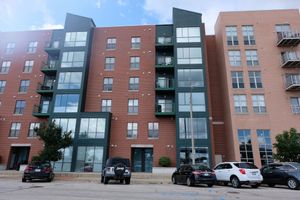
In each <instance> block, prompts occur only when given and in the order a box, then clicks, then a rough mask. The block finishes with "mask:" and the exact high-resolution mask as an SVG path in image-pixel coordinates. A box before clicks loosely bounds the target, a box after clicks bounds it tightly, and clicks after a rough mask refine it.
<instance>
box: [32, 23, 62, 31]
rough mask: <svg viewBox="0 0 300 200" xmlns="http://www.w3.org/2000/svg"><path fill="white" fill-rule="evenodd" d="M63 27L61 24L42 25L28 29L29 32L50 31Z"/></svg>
mask: <svg viewBox="0 0 300 200" xmlns="http://www.w3.org/2000/svg"><path fill="white" fill-rule="evenodd" d="M63 28H64V26H63V25H62V24H43V25H42V26H40V27H38V26H35V25H32V26H31V27H30V29H31V30H49V29H50V30H51V29H63Z"/></svg>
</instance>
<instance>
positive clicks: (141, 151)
mask: <svg viewBox="0 0 300 200" xmlns="http://www.w3.org/2000/svg"><path fill="white" fill-rule="evenodd" d="M131 160H132V171H134V172H152V164H153V149H152V148H132V159H131Z"/></svg>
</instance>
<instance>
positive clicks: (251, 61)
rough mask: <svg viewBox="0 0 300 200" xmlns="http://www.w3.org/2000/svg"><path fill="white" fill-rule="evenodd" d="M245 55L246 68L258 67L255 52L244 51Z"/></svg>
mask: <svg viewBox="0 0 300 200" xmlns="http://www.w3.org/2000/svg"><path fill="white" fill-rule="evenodd" d="M245 53H246V60H247V66H249V67H254V66H258V65H259V62H258V56H257V50H245Z"/></svg>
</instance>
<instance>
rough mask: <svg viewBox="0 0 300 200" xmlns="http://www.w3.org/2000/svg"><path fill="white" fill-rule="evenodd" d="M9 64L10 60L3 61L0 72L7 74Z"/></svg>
mask: <svg viewBox="0 0 300 200" xmlns="http://www.w3.org/2000/svg"><path fill="white" fill-rule="evenodd" d="M10 66H11V61H3V62H2V65H1V67H0V74H8V72H9V69H10Z"/></svg>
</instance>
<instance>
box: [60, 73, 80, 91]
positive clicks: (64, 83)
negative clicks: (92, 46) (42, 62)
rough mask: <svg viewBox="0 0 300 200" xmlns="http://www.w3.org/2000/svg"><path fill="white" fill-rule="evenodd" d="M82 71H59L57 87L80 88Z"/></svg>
mask: <svg viewBox="0 0 300 200" xmlns="http://www.w3.org/2000/svg"><path fill="white" fill-rule="evenodd" d="M81 76H82V72H61V73H59V78H58V85H57V89H80V88H81Z"/></svg>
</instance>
